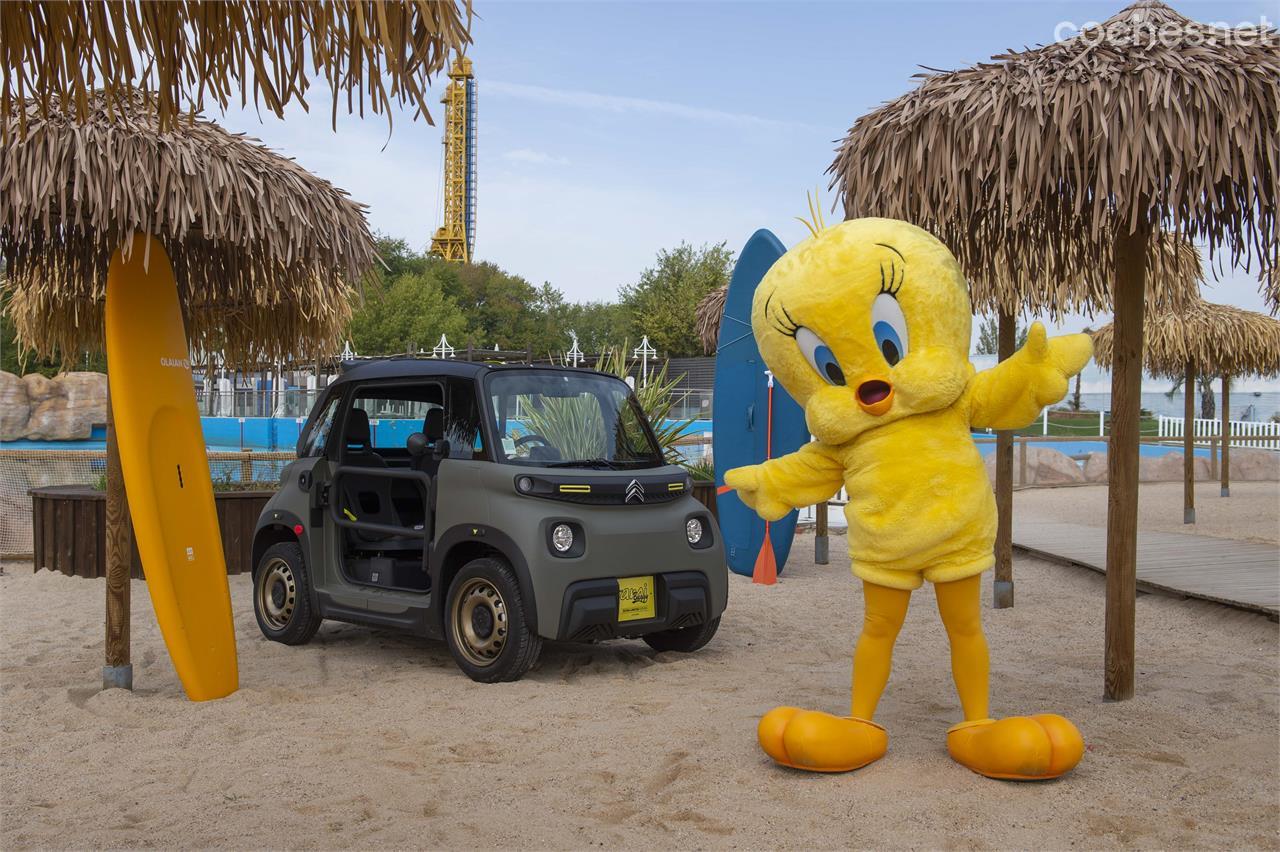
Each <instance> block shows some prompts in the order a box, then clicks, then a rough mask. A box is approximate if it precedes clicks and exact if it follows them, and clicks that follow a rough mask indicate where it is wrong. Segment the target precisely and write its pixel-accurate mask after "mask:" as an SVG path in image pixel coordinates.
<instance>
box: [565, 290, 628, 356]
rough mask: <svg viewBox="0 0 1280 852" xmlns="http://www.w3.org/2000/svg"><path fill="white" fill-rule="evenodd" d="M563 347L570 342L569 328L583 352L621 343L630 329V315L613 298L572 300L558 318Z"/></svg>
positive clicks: (601, 349) (567, 346) (603, 348)
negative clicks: (559, 318) (608, 300)
mask: <svg viewBox="0 0 1280 852" xmlns="http://www.w3.org/2000/svg"><path fill="white" fill-rule="evenodd" d="M561 327H562V329H563V335H564V337H563V338H562V340H563V343H562V344H561V345H562V346H563V349H564V350H568V348H569V346H571V345H572V344H571V342H570V340H569V331H570V330H573V331H574V332H575V333H576V334H577V335H578V348H580V349H581V350H582V351H583V352H584V353H587V354H597V353H602V352H606V351H608V350H609V349H611V348H612V347H615V346H621V345H622V343H623V341H625V340H626V339H627V337H628V336H629V334H630V331H631V317H630V316H629V315H628V313H627V311H626V309H625V308H624V307H623V306H622V305H621V304H619V303H617V302H575V303H572V304H569V305H566V306H565V312H564V319H563V321H562V322H561Z"/></svg>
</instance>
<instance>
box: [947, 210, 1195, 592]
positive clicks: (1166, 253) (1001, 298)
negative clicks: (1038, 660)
mask: <svg viewBox="0 0 1280 852" xmlns="http://www.w3.org/2000/svg"><path fill="white" fill-rule="evenodd" d="M1147 264H1148V268H1149V269H1150V270H1151V274H1149V275H1148V276H1147V281H1146V290H1147V292H1146V296H1145V298H1146V300H1147V301H1148V302H1149V303H1152V304H1159V303H1170V304H1185V303H1187V302H1189V301H1190V300H1192V299H1195V298H1196V297H1198V295H1199V293H1200V288H1199V282H1200V277H1201V268H1200V255H1199V254H1197V253H1196V250H1195V248H1194V246H1192V245H1191V243H1189V242H1187V241H1186V240H1185V239H1178V238H1175V237H1174V236H1173V235H1171V234H1163V233H1162V234H1160V235H1159V237H1157V238H1156V239H1153V240H1152V241H1151V243H1150V244H1149V245H1148V249H1147ZM1008 266H1009V264H1008V263H1007V262H1004V260H1003V259H1002V260H1001V261H1000V262H997V263H996V264H995V267H996V270H997V272H996V277H995V278H992V277H990V275H988V276H986V277H983V276H981V275H979V276H974V277H971V279H970V282H969V285H970V300H971V302H972V304H973V309H974V312H975V313H979V314H995V315H996V317H997V326H996V338H997V344H996V350H997V351H996V357H997V358H998V360H1000V361H1003V360H1004V359H1006V358H1008V357H1009V356H1011V355H1013V353H1014V349H1015V347H1016V344H1017V340H1016V334H1017V315H1018V314H1019V313H1023V312H1026V313H1029V314H1031V315H1032V316H1036V315H1041V314H1048V315H1050V316H1053V317H1055V318H1056V317H1059V316H1061V315H1062V314H1063V313H1064V312H1065V311H1064V309H1063V305H1072V304H1073V302H1074V298H1075V297H1074V296H1073V295H1072V291H1071V288H1070V287H1067V286H1065V285H1064V283H1063V282H1061V281H1056V282H1055V281H1051V282H1047V283H1045V284H1044V286H1035V284H1034V283H1033V282H1028V281H1023V280H1017V279H1011V278H1009V277H1008V276H1007V274H1005V272H1004V271H1003V270H1005V269H1007V268H1008ZM1077 281H1078V283H1083V284H1084V285H1085V286H1087V287H1089V288H1092V290H1093V291H1094V292H1096V293H1098V294H1100V295H1099V296H1098V297H1097V298H1098V299H1099V300H1100V301H1102V302H1104V303H1106V302H1109V300H1110V293H1109V292H1108V291H1107V288H1106V286H1105V284H1104V283H1103V282H1102V281H1101V280H1100V279H1099V278H1098V276H1097V272H1096V271H1094V272H1092V273H1086V274H1084V275H1083V277H1082V278H1080V279H1077ZM1013 437H1014V433H1013V432H1004V431H1002V432H997V433H996V488H995V490H996V517H997V526H996V567H995V582H994V583H993V585H992V591H993V594H994V604H995V607H996V608H997V609H1003V608H1005V607H1010V606H1013V598H1014V594H1013V589H1014V585H1013V443H1014V442H1013Z"/></svg>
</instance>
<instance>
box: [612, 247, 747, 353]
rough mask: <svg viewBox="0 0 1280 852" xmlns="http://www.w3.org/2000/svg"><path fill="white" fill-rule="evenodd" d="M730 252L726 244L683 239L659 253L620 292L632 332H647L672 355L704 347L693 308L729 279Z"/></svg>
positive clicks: (633, 335)
mask: <svg viewBox="0 0 1280 852" xmlns="http://www.w3.org/2000/svg"><path fill="white" fill-rule="evenodd" d="M732 270H733V252H732V251H730V250H729V249H728V248H726V247H725V244H724V243H717V244H716V245H704V246H702V247H701V248H694V247H693V246H691V245H689V244H688V243H681V244H680V245H679V246H677V247H676V248H674V249H670V250H666V249H664V250H662V251H659V252H658V257H657V261H656V263H655V264H654V265H653V266H651V267H649V268H648V269H646V270H645V271H644V272H642V273H641V274H640V280H639V281H637V282H636V283H635V284H632V285H630V286H626V287H623V288H622V289H621V291H620V293H619V295H620V296H621V299H622V304H623V306H624V309H625V310H626V311H627V312H628V314H629V319H630V332H631V333H630V337H631V338H633V339H634V340H637V341H638V340H640V339H641V337H642V336H644V335H648V337H649V342H650V343H651V344H653V346H654V348H656V349H657V350H658V351H659V352H662V353H664V354H668V355H672V356H677V357H678V356H685V355H699V354H701V352H702V348H701V344H700V343H699V342H698V334H697V331H696V329H695V321H696V320H695V316H694V314H695V309H696V308H697V306H698V302H699V301H701V299H702V297H703V296H705V295H707V293H710V292H711V291H712V290H714V289H715V288H717V287H719V286H721V285H722V284H724V283H726V282H727V281H728V280H729V275H730V273H731V272H732Z"/></svg>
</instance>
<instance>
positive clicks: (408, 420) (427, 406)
mask: <svg viewBox="0 0 1280 852" xmlns="http://www.w3.org/2000/svg"><path fill="white" fill-rule="evenodd" d="M351 407H352V408H353V409H360V410H362V411H364V413H365V416H366V417H367V418H368V421H369V446H370V448H372V449H374V450H403V449H404V448H405V443H406V441H408V439H409V436H410V435H412V434H413V433H414V432H423V433H431V432H433V431H440V428H441V427H440V425H439V424H443V422H444V413H443V409H444V387H443V386H442V385H441V384H440V383H438V382H436V381H429V382H422V383H420V384H406V385H371V386H368V387H362V388H360V389H359V390H357V391H356V396H355V399H354V400H353V401H352V403H351ZM432 412H436V413H434V414H433V413H432ZM349 428H350V427H348V429H349ZM427 437H428V438H432V437H434V436H433V435H431V434H427Z"/></svg>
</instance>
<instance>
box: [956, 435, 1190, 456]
mask: <svg viewBox="0 0 1280 852" xmlns="http://www.w3.org/2000/svg"><path fill="white" fill-rule="evenodd" d="M973 437H974V439H975V440H976V441H978V452H980V453H982V455H983V456H984V457H985V456H989V455H991V454H992V453H994V452H995V451H996V442H995V436H994V435H987V434H981V435H974V436H973ZM1027 446H1028V447H1045V448H1047V449H1050V450H1057V451H1058V452H1060V453H1062V454H1063V455H1067V456H1083V455H1086V454H1088V453H1105V452H1106V451H1107V443H1106V441H1033V442H1030V443H1028V444H1027ZM1180 452H1182V445H1181V444H1176V445H1174V444H1139V445H1138V454H1139V455H1142V456H1148V457H1159V456H1163V455H1167V454H1169V453H1180ZM1194 453H1195V455H1197V456H1200V457H1201V458H1206V459H1207V458H1209V456H1210V453H1209V448H1208V447H1196V448H1195V450H1194Z"/></svg>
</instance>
